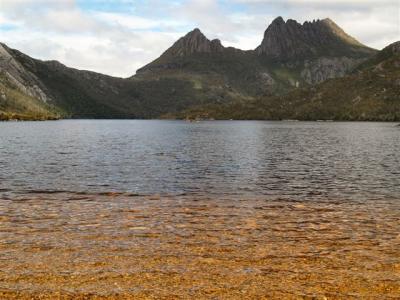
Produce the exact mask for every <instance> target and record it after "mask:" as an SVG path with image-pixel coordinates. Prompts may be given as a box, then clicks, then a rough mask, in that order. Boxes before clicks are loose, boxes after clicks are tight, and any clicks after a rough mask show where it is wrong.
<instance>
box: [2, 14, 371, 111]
mask: <svg viewBox="0 0 400 300" xmlns="http://www.w3.org/2000/svg"><path fill="white" fill-rule="evenodd" d="M375 53H376V50H373V49H370V48H368V47H366V46H364V45H362V44H361V43H359V42H357V41H356V40H355V39H354V38H352V37H350V36H348V35H347V34H346V33H344V31H343V30H342V29H340V28H339V27H338V26H337V25H336V24H334V23H333V22H332V21H330V20H329V19H325V20H322V21H319V20H318V21H314V22H305V23H304V24H299V23H297V22H296V21H293V20H288V21H286V22H285V21H284V20H283V19H282V18H281V17H279V18H277V19H275V20H274V21H273V22H272V23H271V24H270V25H269V27H268V28H267V30H266V32H265V35H264V39H263V41H262V43H261V44H260V46H259V47H257V49H255V50H249V51H243V50H240V49H235V48H232V47H224V46H223V45H222V43H221V42H220V41H219V40H209V39H208V38H207V37H206V36H205V35H204V34H203V33H202V32H201V31H200V30H199V29H195V30H193V31H191V32H189V33H188V34H187V35H185V36H183V37H182V38H180V39H179V40H178V41H177V42H176V43H174V44H173V45H172V47H170V48H169V49H167V50H166V51H165V52H164V53H163V54H162V55H161V56H160V57H159V58H157V59H156V60H155V61H153V62H151V63H150V64H148V65H146V66H144V67H143V68H141V69H139V70H138V71H137V73H136V75H134V76H132V77H130V78H126V79H124V78H116V77H111V76H107V75H103V74H99V73H95V72H90V71H82V70H77V69H73V68H69V67H67V66H65V65H63V64H61V63H59V62H57V61H41V60H37V59H34V58H31V57H29V56H27V55H25V54H23V53H21V52H20V51H18V50H14V49H11V48H9V47H7V46H6V45H4V44H0V74H1V76H2V78H4V80H3V82H7V85H8V88H9V90H11V89H12V90H13V91H15V93H14V94H15V95H17V94H18V93H19V94H18V95H19V96H15V97H14V98H12V99H14V100H13V102H12V103H11V101H10V100H8V101H7V103H8V104H5V102H4V101H3V102H2V103H3V104H1V105H2V106H1V105H0V110H2V111H3V114H4V113H5V112H7V111H9V112H11V111H13V110H14V111H15V110H18V111H20V113H21V112H22V111H23V107H24V105H23V104H24V103H28V102H29V103H30V105H28V104H26V106H27V107H28V106H31V107H37V109H39V107H40V109H43V111H44V112H46V113H48V114H49V115H51V117H53V115H57V116H61V117H69V118H157V117H159V116H161V115H165V114H168V113H169V114H177V113H179V112H180V111H182V110H185V109H187V108H189V107H193V106H199V105H213V104H218V105H220V104H221V105H225V104H229V103H232V102H238V101H239V102H251V101H255V100H257V99H260V98H262V97H273V96H278V95H284V94H286V93H288V92H289V91H291V90H293V89H296V88H305V87H308V86H313V85H315V84H318V83H320V82H324V81H325V80H327V79H330V78H337V77H342V76H344V75H345V74H348V73H349V72H351V71H352V70H353V69H354V68H355V67H357V66H358V65H359V64H361V63H363V62H365V61H366V60H367V59H368V58H370V57H371V56H373V55H374V54H375ZM25 96H26V97H28V98H29V101H28V100H27V99H28V98H25ZM17 98H18V100H17ZM8 99H11V98H8ZM17 102H18V103H19V104H18V105H17ZM33 103H34V105H33ZM13 106H14V108H12V107H13ZM16 107H19V108H18V109H17V108H16ZM26 109H27V111H28V108H26ZM35 109H36V108H35ZM37 109H36V110H37ZM30 113H32V112H30Z"/></svg>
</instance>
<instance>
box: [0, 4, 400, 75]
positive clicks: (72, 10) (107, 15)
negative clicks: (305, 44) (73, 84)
mask: <svg viewBox="0 0 400 300" xmlns="http://www.w3.org/2000/svg"><path fill="white" fill-rule="evenodd" d="M277 16H282V17H283V18H284V19H289V18H290V19H295V20H297V21H299V22H304V21H307V20H308V21H312V20H314V19H323V18H326V17H329V18H331V19H332V20H333V21H335V22H336V23H337V24H338V25H339V26H340V27H342V28H343V29H344V30H345V31H346V32H347V33H349V34H350V35H352V36H353V37H355V38H356V39H358V40H359V41H361V42H362V43H364V44H366V45H368V46H370V47H373V48H376V49H382V48H383V47H385V46H387V45H388V44H390V43H392V42H395V41H398V40H400V0H335V1H334V0H279V1H278V0H276V1H275V0H169V1H168V0H0V42H3V43H5V44H7V45H8V46H9V47H12V48H15V49H18V50H20V51H22V52H24V53H26V54H28V55H30V56H32V57H34V58H38V59H43V60H58V61H60V62H62V63H63V64H66V65H67V66H70V67H74V68H78V69H85V70H91V71H96V72H101V73H104V74H109V75H113V76H119V77H128V76H131V75H133V74H135V72H136V70H137V69H138V68H140V67H142V66H144V65H146V64H147V63H149V62H151V61H152V60H154V59H156V58H157V57H158V56H160V55H161V54H162V53H163V52H164V51H165V50H166V49H167V48H169V47H170V46H171V45H172V44H173V43H174V42H175V41H176V40H177V39H178V38H180V37H181V36H183V35H185V34H186V33H187V32H189V31H190V30H192V29H193V28H200V29H201V31H202V32H203V33H204V34H205V35H206V36H207V37H208V38H209V39H214V38H219V39H220V40H221V41H222V43H223V45H224V46H233V47H237V48H240V49H244V50H245V49H254V48H256V47H257V46H258V45H259V44H260V43H261V40H262V37H263V33H264V31H265V29H266V28H267V27H268V25H269V24H270V23H271V22H272V20H273V19H275V18H276V17H277Z"/></svg>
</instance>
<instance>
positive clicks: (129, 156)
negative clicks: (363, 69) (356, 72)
mask: <svg viewBox="0 0 400 300" xmlns="http://www.w3.org/2000/svg"><path fill="white" fill-rule="evenodd" d="M399 146H400V127H396V126H395V124H391V123H303V122H298V123H297V122H200V123H186V122H178V121H100V120H99V121H59V122H44V123H29V122H26V123H0V299H399V298H400V151H398V150H399Z"/></svg>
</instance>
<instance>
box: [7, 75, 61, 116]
mask: <svg viewBox="0 0 400 300" xmlns="http://www.w3.org/2000/svg"><path fill="white" fill-rule="evenodd" d="M58 118H60V113H59V112H57V110H56V109H54V108H52V107H50V106H49V105H47V104H45V103H43V102H42V101H40V100H38V99H35V98H33V97H30V96H27V95H26V94H24V93H22V92H21V91H19V90H18V89H17V87H15V86H14V85H13V84H12V83H11V82H10V81H9V80H8V79H7V77H6V76H4V75H3V74H1V73H0V120H1V121H4V120H54V119H58Z"/></svg>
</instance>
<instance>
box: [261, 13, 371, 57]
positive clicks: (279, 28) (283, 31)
mask: <svg viewBox="0 0 400 300" xmlns="http://www.w3.org/2000/svg"><path fill="white" fill-rule="evenodd" d="M256 52H257V54H258V55H263V56H266V57H269V58H271V59H274V60H278V61H287V60H299V59H302V58H313V57H317V56H334V57H338V56H348V57H359V56H360V55H362V54H368V53H369V54H373V53H374V52H375V51H374V50H373V49H370V48H368V47H366V46H364V45H362V44H361V43H360V42H358V41H357V40H356V39H355V38H353V37H351V36H349V35H348V34H346V33H345V32H344V31H343V30H342V29H341V28H340V27H339V26H338V25H336V24H335V23H334V22H333V21H332V20H331V19H323V20H317V21H313V22H305V23H304V24H300V23H298V22H297V21H295V20H291V19H289V20H287V21H286V22H285V21H284V20H283V18H282V17H278V18H276V19H275V20H274V21H273V22H272V23H271V25H270V26H269V27H268V28H267V30H266V31H265V34H264V39H263V41H262V43H261V45H260V46H259V47H257V49H256Z"/></svg>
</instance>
